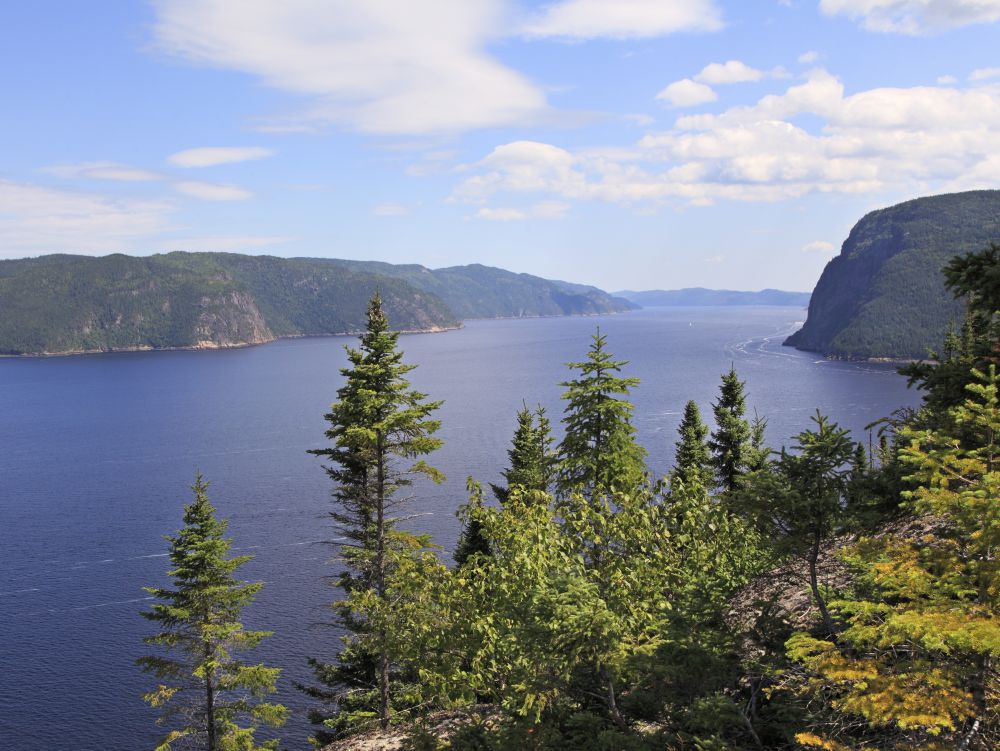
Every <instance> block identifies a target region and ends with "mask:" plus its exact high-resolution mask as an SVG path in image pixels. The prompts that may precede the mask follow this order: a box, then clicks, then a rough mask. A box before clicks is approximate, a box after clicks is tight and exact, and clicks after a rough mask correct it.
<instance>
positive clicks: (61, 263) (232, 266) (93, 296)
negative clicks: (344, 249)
mask: <svg viewBox="0 0 1000 751" xmlns="http://www.w3.org/2000/svg"><path fill="white" fill-rule="evenodd" d="M416 268H420V269H422V267H396V266H392V265H391V264H377V263H361V262H359V263H355V262H349V261H332V260H329V259H310V258H292V259H286V258H275V257H273V256H247V255H239V254H233V253H179V252H178V253H168V254H165V255H154V256H148V257H131V256H125V255H110V256H105V257H102V258H92V257H86V256H71V255H52V256H43V257H41V258H33V259H22V260H13V261H0V354H6V355H16V354H42V353H67V352H91V351H112V350H128V349H165V348H172V347H228V346H238V345H243V344H259V343H262V342H266V341H270V340H271V339H274V338H276V337H282V336H310V335H327V334H342V333H352V332H356V331H360V330H362V329H363V328H364V326H365V316H366V310H367V304H368V300H369V299H370V298H371V296H372V294H373V293H374V292H375V291H376V290H379V291H380V292H381V295H382V299H383V302H384V305H385V309H386V312H387V314H388V315H389V316H390V317H391V319H392V321H393V325H394V326H395V327H397V329H399V330H407V331H410V330H412V331H427V330H435V329H441V328H449V327H454V326H458V325H459V322H460V321H461V320H463V319H465V318H475V317H502V316H522V315H531V316H534V315H568V314H585V313H609V312H616V311H618V310H625V309H627V308H628V303H625V302H622V301H617V302H616V301H614V300H613V299H612V298H610V297H609V296H608V295H606V294H604V293H603V292H600V291H599V290H584V291H568V290H566V289H564V288H563V287H560V286H559V285H557V284H556V283H553V282H548V281H546V280H544V279H539V278H538V277H532V276H529V275H527V274H512V273H510V272H506V271H501V270H500V269H490V268H487V267H462V268H459V269H442V270H439V271H429V270H427V269H423V270H422V271H421V272H419V273H418V272H411V269H416ZM424 277H427V278H428V279H429V280H430V281H425V280H424V279H423V278H424Z"/></svg>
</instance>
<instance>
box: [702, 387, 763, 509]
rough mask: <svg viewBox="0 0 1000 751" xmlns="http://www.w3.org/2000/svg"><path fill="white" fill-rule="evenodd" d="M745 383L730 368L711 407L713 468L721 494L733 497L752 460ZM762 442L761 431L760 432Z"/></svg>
mask: <svg viewBox="0 0 1000 751" xmlns="http://www.w3.org/2000/svg"><path fill="white" fill-rule="evenodd" d="M743 387H744V383H743V381H741V380H740V379H739V377H738V376H737V375H736V369H735V368H730V369H729V372H728V373H724V374H723V376H722V386H721V387H720V390H719V400H718V401H717V402H716V403H715V404H714V405H712V412H713V414H714V415H715V424H716V430H715V432H713V433H712V437H711V439H710V440H709V442H708V445H709V448H711V450H712V464H713V465H714V467H715V475H716V479H717V481H718V485H719V487H720V488H721V489H722V490H723V492H727V493H732V492H733V491H735V490H736V489H737V487H738V486H739V481H740V478H741V477H742V476H743V475H744V474H746V472H747V468H748V465H749V463H750V461H751V459H752V457H753V456H754V452H753V448H754V447H753V444H752V439H753V436H754V431H753V429H752V428H751V426H750V423H749V422H747V420H746V418H745V417H744V415H746V411H747V406H746V396H745V394H744V392H743ZM760 438H761V440H762V439H763V427H761V428H760Z"/></svg>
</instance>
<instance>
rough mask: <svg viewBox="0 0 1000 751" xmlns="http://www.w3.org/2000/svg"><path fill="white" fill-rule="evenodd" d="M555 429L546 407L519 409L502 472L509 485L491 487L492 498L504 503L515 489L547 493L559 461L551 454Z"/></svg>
mask: <svg viewBox="0 0 1000 751" xmlns="http://www.w3.org/2000/svg"><path fill="white" fill-rule="evenodd" d="M553 442H554V439H553V438H552V426H551V425H550V424H549V419H548V418H547V417H546V416H545V408H544V407H541V406H539V407H536V408H535V410H534V411H531V410H529V409H528V408H527V407H526V406H525V407H523V408H522V409H520V410H518V413H517V430H515V431H514V437H513V439H511V447H510V449H508V451H507V459H508V467H507V469H505V470H504V471H503V473H502V474H503V479H504V480H505V481H506V485H491V486H490V487H491V488H492V490H493V495H494V496H495V497H496V499H497V500H498V501H500V502H501V503H504V502H505V501H506V500H507V499H508V498H509V497H510V493H511V489H512V488H515V487H519V488H522V489H524V490H540V491H542V492H547V491H548V490H549V487H550V486H551V485H552V482H553V480H554V479H555V474H556V463H557V459H556V456H555V453H554V452H553V451H552V444H553Z"/></svg>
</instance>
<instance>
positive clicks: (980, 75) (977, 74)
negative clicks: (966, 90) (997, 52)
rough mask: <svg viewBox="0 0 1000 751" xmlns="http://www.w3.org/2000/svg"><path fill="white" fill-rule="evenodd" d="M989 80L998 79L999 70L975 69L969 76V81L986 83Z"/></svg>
mask: <svg viewBox="0 0 1000 751" xmlns="http://www.w3.org/2000/svg"><path fill="white" fill-rule="evenodd" d="M991 78H1000V68H977V69H976V70H974V71H972V73H970V74H969V80H970V81H988V80H989V79H991Z"/></svg>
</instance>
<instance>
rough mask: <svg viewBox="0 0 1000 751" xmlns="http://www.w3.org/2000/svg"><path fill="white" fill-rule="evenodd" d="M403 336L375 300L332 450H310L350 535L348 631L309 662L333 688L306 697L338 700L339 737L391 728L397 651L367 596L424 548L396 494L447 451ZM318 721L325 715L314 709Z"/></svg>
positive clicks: (354, 352)
mask: <svg viewBox="0 0 1000 751" xmlns="http://www.w3.org/2000/svg"><path fill="white" fill-rule="evenodd" d="M398 338H399V334H398V333H395V332H392V331H390V330H389V323H388V320H387V319H386V316H385V313H384V312H383V310H382V301H381V298H380V297H379V295H378V294H376V295H375V296H374V297H373V298H372V300H371V303H370V304H369V306H368V326H367V330H366V331H365V333H364V334H362V336H361V342H360V346H359V347H358V348H357V349H354V348H352V347H346V350H347V357H348V360H349V362H350V367H347V368H344V369H342V370H341V374H342V375H343V376H344V377H345V379H346V380H345V383H344V385H343V386H342V387H341V388H340V389H339V390H338V391H337V397H338V401H337V402H336V403H335V404H334V405H333V406H332V407H331V409H330V412H329V413H328V414H327V415H326V420H327V422H328V423H329V424H330V427H329V429H328V430H327V431H326V437H327V438H328V439H329V440H330V441H331V443H332V446H331V447H329V448H323V449H315V450H313V451H311V452H310V453H312V454H315V455H317V456H321V457H324V458H325V459H327V460H328V461H329V462H330V464H328V465H327V466H326V467H325V469H326V472H327V475H328V476H329V477H330V479H331V480H332V481H333V483H334V489H333V497H334V499H335V500H336V501H337V508H336V509H335V510H334V511H333V512H331V516H332V517H333V520H334V522H335V525H336V530H337V532H338V533H339V534H340V535H342V536H343V537H344V538H345V542H343V543H342V544H341V545H340V552H341V555H342V559H343V562H344V564H345V568H344V571H343V573H342V574H340V576H339V577H338V584H339V586H340V587H341V589H342V590H343V591H344V593H345V595H346V597H345V598H344V599H342V600H340V601H338V602H337V603H335V605H334V608H335V611H336V612H337V614H338V617H339V620H340V623H341V625H342V626H343V627H345V628H346V629H347V630H348V632H349V634H348V636H346V637H345V647H344V649H343V651H342V652H341V654H340V655H339V657H338V661H337V663H336V664H327V663H323V662H320V661H318V660H312V661H311V662H312V664H313V667H314V670H315V672H316V675H317V677H318V678H319V679H320V681H321V682H322V683H324V684H325V685H326V686H327V687H328V689H316V688H313V689H307V691H308V692H309V693H311V694H312V695H314V696H316V697H319V698H322V699H327V700H332V701H334V702H336V704H337V710H338V716H337V717H336V718H335V719H334V720H333V725H334V726H335V727H337V728H338V729H339V730H340V731H342V732H344V731H347V730H349V729H352V726H353V725H356V724H357V722H356V721H359V720H367V719H368V718H370V717H371V716H372V715H374V716H375V717H376V718H377V721H378V723H379V724H380V725H381V726H382V727H383V728H385V727H387V726H388V724H389V720H390V714H391V709H392V696H391V686H390V682H391V672H392V666H391V655H390V654H389V651H388V649H387V648H385V647H384V646H383V645H384V643H385V635H384V634H380V633H378V632H372V631H371V629H369V628H368V627H367V621H368V618H367V616H366V613H365V607H366V606H365V605H364V603H365V602H367V601H369V600H370V595H374V597H375V598H378V599H380V600H384V599H385V598H386V597H387V590H386V582H387V580H388V577H389V576H390V574H391V572H392V567H393V565H394V559H395V557H396V555H397V554H398V553H400V552H401V551H405V550H412V549H415V548H417V547H419V541H418V540H417V538H415V537H414V536H412V535H408V534H406V533H404V532H402V531H401V530H399V529H398V528H397V523H398V522H399V517H398V516H396V514H397V513H399V512H400V510H401V506H402V505H403V503H404V499H402V498H400V497H399V495H398V493H399V491H400V490H401V489H403V488H405V487H407V486H409V485H411V484H412V482H413V480H414V477H415V476H420V475H422V476H425V477H430V478H431V479H433V480H435V481H438V482H439V481H441V480H442V479H443V478H442V476H441V475H440V473H439V472H438V471H437V470H435V469H433V468H432V467H430V466H429V465H428V464H427V463H426V462H425V461H424V460H423V459H422V457H423V456H425V455H426V454H429V453H430V452H432V451H434V450H435V449H437V448H438V447H439V446H440V445H441V441H440V440H439V439H437V438H434V437H433V434H434V433H435V432H436V431H437V429H438V428H439V426H440V422H439V421H437V420H433V419H431V418H430V415H431V413H433V412H434V410H436V409H437V408H438V407H439V406H440V405H441V402H428V401H426V398H427V396H426V394H422V393H420V392H418V391H415V390H413V389H411V388H410V383H409V381H407V380H406V378H405V376H406V374H407V373H408V372H410V371H411V370H412V369H413V368H414V367H416V366H415V365H407V364H404V363H403V362H402V357H403V353H402V352H401V351H399V349H398V346H397V345H398ZM314 720H323V718H322V717H321V716H320V715H319V713H316V714H314ZM317 737H320V738H322V737H323V734H322V733H320V734H318V736H317Z"/></svg>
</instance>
